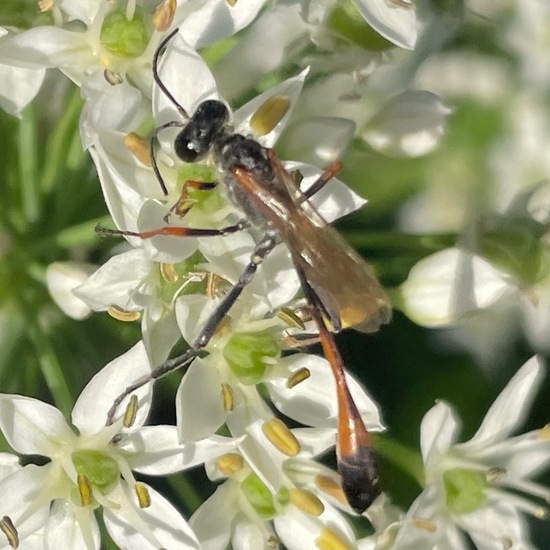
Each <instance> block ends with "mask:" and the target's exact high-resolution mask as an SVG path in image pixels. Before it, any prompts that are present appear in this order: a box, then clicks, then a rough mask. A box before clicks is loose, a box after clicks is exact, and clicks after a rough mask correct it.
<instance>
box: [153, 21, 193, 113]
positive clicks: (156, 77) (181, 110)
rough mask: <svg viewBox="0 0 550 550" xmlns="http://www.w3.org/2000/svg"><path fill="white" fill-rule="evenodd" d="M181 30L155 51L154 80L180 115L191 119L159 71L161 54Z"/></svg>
mask: <svg viewBox="0 0 550 550" xmlns="http://www.w3.org/2000/svg"><path fill="white" fill-rule="evenodd" d="M178 31H179V28H175V29H174V30H173V31H172V32H171V33H170V34H169V35H168V36H167V37H166V38H164V39H163V40H162V42H161V43H160V44H159V47H158V48H157V50H156V51H155V55H154V56H153V78H154V80H155V82H156V83H157V86H158V87H159V88H160V89H161V90H162V92H163V93H164V95H165V96H166V97H167V98H168V99H169V100H170V101H171V102H172V103H173V104H174V106H175V107H176V109H177V110H178V112H179V114H180V115H181V116H182V117H183V118H185V119H187V120H188V119H189V115H188V114H187V111H186V110H185V109H184V108H183V107H182V106H181V105H180V104H179V103H178V101H177V100H176V98H175V97H174V96H173V95H172V94H171V93H170V91H169V90H168V88H167V87H166V86H165V85H164V82H162V80H161V78H160V75H159V71H158V64H159V59H160V55H161V53H162V52H163V51H164V48H165V47H166V45H167V44H168V42H170V40H172V38H174V36H175V35H176V34H177V33H178Z"/></svg>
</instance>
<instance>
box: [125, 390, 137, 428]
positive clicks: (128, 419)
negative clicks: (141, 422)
mask: <svg viewBox="0 0 550 550" xmlns="http://www.w3.org/2000/svg"><path fill="white" fill-rule="evenodd" d="M137 411H138V398H137V395H136V394H134V395H132V397H130V402H129V403H128V406H127V407H126V410H125V411H124V417H123V418H122V425H123V426H124V427H125V428H130V427H131V426H133V425H134V422H135V421H136V415H137Z"/></svg>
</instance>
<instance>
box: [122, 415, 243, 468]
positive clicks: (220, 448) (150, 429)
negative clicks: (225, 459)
mask: <svg viewBox="0 0 550 550" xmlns="http://www.w3.org/2000/svg"><path fill="white" fill-rule="evenodd" d="M238 443H239V440H237V439H233V438H232V437H223V436H221V435H213V436H212V437H208V438H205V439H202V440H201V441H197V442H189V443H187V442H186V443H183V444H182V443H180V442H179V437H178V433H177V428H176V427H175V426H144V427H142V428H141V430H140V431H139V432H137V433H135V434H132V435H131V436H129V438H128V439H124V440H123V441H122V443H121V445H120V446H121V448H122V449H124V451H125V452H126V453H128V454H127V457H128V463H129V464H130V466H131V468H132V470H136V471H138V472H141V473H143V474H148V475H167V474H172V473H174V472H179V471H181V470H185V469H187V468H193V467H194V466H197V465H199V464H203V463H204V462H207V461H210V460H213V459H215V458H217V457H219V456H220V455H222V454H224V453H228V452H230V451H233V450H235V449H236V448H237V445H238Z"/></svg>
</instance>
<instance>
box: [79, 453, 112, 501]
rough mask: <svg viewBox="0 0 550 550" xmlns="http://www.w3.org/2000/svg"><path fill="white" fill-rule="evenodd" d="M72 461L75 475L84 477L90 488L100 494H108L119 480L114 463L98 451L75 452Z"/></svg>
mask: <svg viewBox="0 0 550 550" xmlns="http://www.w3.org/2000/svg"><path fill="white" fill-rule="evenodd" d="M72 461H73V465H74V467H75V469H76V471H77V473H79V474H80V475H82V476H84V477H86V479H87V480H88V483H89V484H90V486H91V487H96V488H97V489H99V491H101V493H108V492H109V491H110V490H111V488H112V487H113V486H114V485H115V484H116V482H117V481H118V479H119V478H120V470H119V468H118V464H117V463H116V461H115V460H114V459H113V458H111V457H110V456H107V455H105V454H103V453H100V452H99V451H89V450H81V451H75V452H74V453H73V454H72Z"/></svg>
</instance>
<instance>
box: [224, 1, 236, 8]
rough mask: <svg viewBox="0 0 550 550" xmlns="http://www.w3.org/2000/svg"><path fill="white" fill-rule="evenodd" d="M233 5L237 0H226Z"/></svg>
mask: <svg viewBox="0 0 550 550" xmlns="http://www.w3.org/2000/svg"><path fill="white" fill-rule="evenodd" d="M225 1H226V2H227V3H228V4H229V5H230V6H231V7H233V6H234V5H235V4H236V3H237V0H225Z"/></svg>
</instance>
